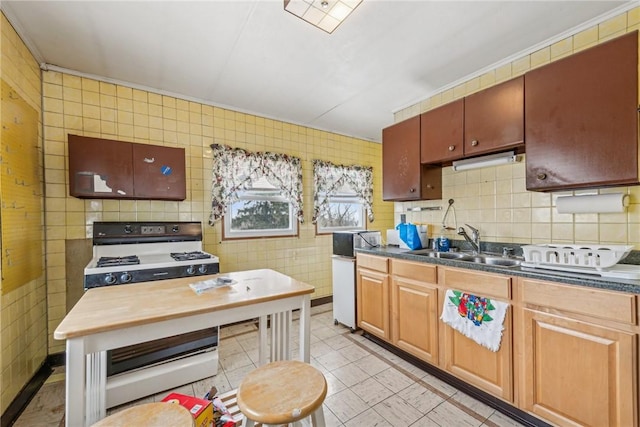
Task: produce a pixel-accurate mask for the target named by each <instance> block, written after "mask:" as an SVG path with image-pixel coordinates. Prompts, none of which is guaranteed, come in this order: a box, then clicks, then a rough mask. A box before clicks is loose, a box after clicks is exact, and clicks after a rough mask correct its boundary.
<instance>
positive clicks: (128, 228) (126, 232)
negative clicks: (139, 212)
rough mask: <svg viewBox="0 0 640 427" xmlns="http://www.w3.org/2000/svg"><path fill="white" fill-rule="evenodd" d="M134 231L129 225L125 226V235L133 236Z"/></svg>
mask: <svg viewBox="0 0 640 427" xmlns="http://www.w3.org/2000/svg"><path fill="white" fill-rule="evenodd" d="M132 231H133V229H132V228H131V225H129V224H127V225H125V226H124V233H125V234H131V232H132Z"/></svg>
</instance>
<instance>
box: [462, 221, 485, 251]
mask: <svg viewBox="0 0 640 427" xmlns="http://www.w3.org/2000/svg"><path fill="white" fill-rule="evenodd" d="M465 225H466V226H467V227H469V228H470V229H471V237H469V235H468V234H467V232H466V231H465V230H464V227H460V228H458V234H459V235H460V236H462V237H464V239H465V240H466V241H467V242H469V244H470V245H471V248H472V249H473V254H474V255H478V254H479V253H480V232H479V231H478V229H477V228H474V227H472V226H470V225H469V224H465Z"/></svg>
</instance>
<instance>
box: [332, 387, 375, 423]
mask: <svg viewBox="0 0 640 427" xmlns="http://www.w3.org/2000/svg"><path fill="white" fill-rule="evenodd" d="M325 404H326V405H327V407H328V408H329V409H331V412H333V413H334V414H335V416H336V417H338V419H339V420H340V421H341V422H343V423H344V422H347V421H348V420H350V419H351V418H354V417H355V416H357V415H359V414H361V413H363V412H364V411H366V410H367V409H369V406H368V405H367V404H366V403H365V402H364V401H363V400H362V399H360V397H358V396H357V395H356V394H355V393H354V392H353V391H351V390H350V389H345V390H342V391H340V392H338V393H336V394H334V395H331V396H329V397H328V398H327V399H326V400H325Z"/></svg>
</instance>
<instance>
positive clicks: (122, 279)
mask: <svg viewBox="0 0 640 427" xmlns="http://www.w3.org/2000/svg"><path fill="white" fill-rule="evenodd" d="M131 279H132V277H131V274H130V273H127V272H125V273H122V276H120V282H121V283H129V282H130V281H131Z"/></svg>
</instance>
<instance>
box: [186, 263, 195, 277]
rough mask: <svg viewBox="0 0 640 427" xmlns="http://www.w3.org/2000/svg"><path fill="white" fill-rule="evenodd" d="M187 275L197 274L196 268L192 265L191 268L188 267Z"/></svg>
mask: <svg viewBox="0 0 640 427" xmlns="http://www.w3.org/2000/svg"><path fill="white" fill-rule="evenodd" d="M187 274H190V275H191V274H196V266H195V265H190V266H189V267H187Z"/></svg>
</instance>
